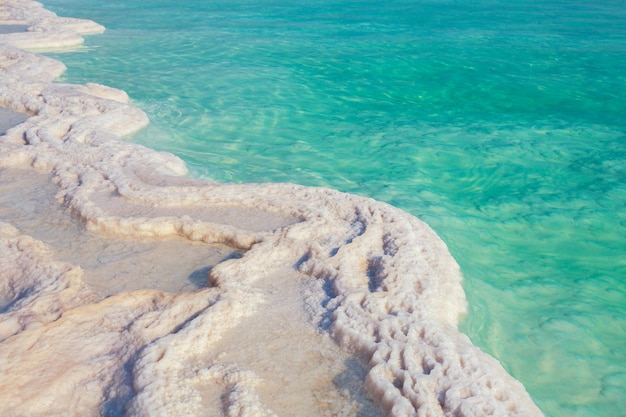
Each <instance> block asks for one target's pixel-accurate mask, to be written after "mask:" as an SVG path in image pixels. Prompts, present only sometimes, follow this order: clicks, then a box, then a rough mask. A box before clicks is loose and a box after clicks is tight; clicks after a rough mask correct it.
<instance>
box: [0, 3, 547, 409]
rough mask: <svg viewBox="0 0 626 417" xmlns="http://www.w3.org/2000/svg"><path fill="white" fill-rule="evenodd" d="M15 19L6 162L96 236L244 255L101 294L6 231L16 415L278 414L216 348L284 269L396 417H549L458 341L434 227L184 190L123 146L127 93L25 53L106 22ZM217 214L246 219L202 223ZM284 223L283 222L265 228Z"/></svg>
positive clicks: (258, 189)
mask: <svg viewBox="0 0 626 417" xmlns="http://www.w3.org/2000/svg"><path fill="white" fill-rule="evenodd" d="M0 22H2V23H6V24H21V25H27V26H28V27H29V29H28V32H25V33H12V34H4V35H0V71H1V74H2V77H1V78H0V106H3V107H7V108H9V109H12V110H14V111H18V112H22V113H26V114H28V115H29V116H30V117H29V118H28V119H27V121H26V122H24V123H22V124H20V125H18V126H16V127H14V128H13V129H10V130H9V131H8V132H7V134H6V135H5V136H3V137H1V138H0V168H4V169H20V170H24V171H23V172H24V173H25V175H29V174H28V173H29V172H34V171H36V172H39V173H45V174H47V175H48V176H49V177H50V178H51V179H52V181H53V182H54V184H56V186H57V188H58V194H57V200H58V203H59V204H60V205H61V206H62V207H64V208H65V209H66V210H68V211H70V212H71V213H72V214H73V215H74V216H76V217H77V218H78V219H80V221H81V222H82V224H83V225H84V227H85V228H86V229H87V230H88V231H89V232H90V233H97V234H99V235H102V236H110V237H120V236H126V237H129V236H130V237H132V238H143V239H160V238H178V239H188V240H191V241H197V242H205V243H207V244H215V243H219V244H225V245H228V246H231V247H233V248H239V249H241V250H245V255H244V256H243V257H241V258H240V259H231V260H228V261H225V262H222V263H220V264H218V265H217V266H215V267H214V268H213V269H212V270H211V272H210V274H209V276H208V281H209V284H210V285H209V287H208V288H204V289H200V290H198V291H193V292H185V293H181V294H168V293H164V292H161V291H157V290H152V289H146V290H138V291H131V292H122V293H120V294H117V295H113V296H110V297H107V298H101V297H99V296H98V295H97V294H95V293H94V292H93V291H92V290H90V288H89V287H88V286H87V285H86V284H85V283H84V280H83V276H84V271H83V270H82V269H81V268H80V266H78V265H76V266H74V265H70V264H67V263H63V262H59V261H57V260H55V259H54V252H53V251H52V250H51V249H50V248H48V247H47V246H46V245H45V244H44V243H42V242H41V241H37V240H36V239H34V238H32V237H29V236H26V235H24V234H22V233H21V232H20V231H19V230H17V229H16V228H15V227H14V226H13V225H11V224H10V222H11V219H5V223H0V242H1V243H0V294H1V295H2V297H3V298H4V299H6V300H7V302H6V306H5V307H4V309H3V310H0V311H2V313H1V314H0V341H1V342H0V408H1V409H2V415H5V416H22V415H28V416H40V415H41V416H47V415H64V416H72V415H80V416H90V415H94V416H95V415H117V414H126V415H133V416H173V415H177V416H184V415H189V416H196V415H204V414H203V413H204V412H205V411H204V408H203V407H204V406H205V405H206V404H203V398H202V388H201V387H203V386H206V385H207V384H217V385H218V386H219V387H221V388H220V389H221V390H222V392H223V394H222V395H221V397H222V401H224V405H223V408H222V409H221V411H222V412H223V414H225V415H228V416H271V415H276V414H275V411H273V410H271V409H270V408H269V407H268V405H267V404H264V403H263V401H262V400H261V399H260V397H259V395H258V387H257V385H258V384H259V382H263V381H260V377H259V376H258V375H256V374H255V373H254V372H252V371H251V370H249V369H246V368H245V367H243V366H242V365H241V364H238V363H225V362H223V361H220V355H218V354H216V353H215V352H213V351H212V349H213V348H214V347H215V346H217V345H218V343H219V341H220V339H221V338H222V337H223V336H224V335H225V334H226V333H227V332H228V331H230V330H232V329H235V328H237V326H238V325H240V324H241V323H242V322H243V321H245V319H246V317H251V316H253V315H255V314H256V313H257V311H258V310H259V308H260V306H261V305H262V304H263V303H264V302H265V300H266V295H265V294H263V293H262V292H260V291H259V290H258V288H257V287H256V286H255V285H256V283H258V282H260V281H262V280H263V279H267V278H268V277H272V276H273V275H276V274H278V273H280V274H282V276H285V274H286V275H287V276H291V275H293V276H294V277H296V276H298V274H306V275H307V276H308V277H310V278H309V279H310V280H311V281H310V285H309V286H308V288H309V289H310V291H308V292H307V293H305V294H304V295H303V296H302V300H301V302H302V303H303V304H304V305H305V306H306V309H307V310H308V312H309V317H310V319H311V321H313V322H314V324H317V325H318V326H319V328H320V329H323V330H327V332H328V334H330V335H331V336H332V337H333V338H334V339H335V341H336V342H338V343H339V344H340V345H341V346H342V347H343V349H344V350H345V351H348V352H352V353H353V354H354V355H356V356H357V357H360V358H364V359H365V361H366V364H368V365H367V366H368V369H369V370H368V371H367V375H366V377H365V381H364V384H365V387H366V389H367V392H368V393H369V395H370V396H371V397H372V398H373V399H374V400H375V401H376V402H377V403H378V405H379V406H380V407H381V409H382V410H383V414H385V415H388V416H444V415H445V416H540V415H542V413H541V412H540V410H539V409H538V408H537V407H536V406H535V405H534V403H533V402H532V400H531V399H530V398H529V396H528V394H527V393H526V391H525V390H524V388H523V386H522V385H521V384H520V383H519V382H517V381H516V380H514V379H513V378H512V377H510V376H509V375H508V374H507V373H506V372H505V370H504V369H503V368H502V366H501V365H500V364H499V363H498V362H497V361H496V360H495V359H493V358H491V357H490V356H488V355H487V354H485V353H483V352H482V351H480V350H479V349H478V348H476V347H475V346H473V345H472V343H471V342H470V340H469V339H468V338H467V337H466V336H465V335H463V334H461V333H460V332H459V331H458V330H457V325H458V321H459V318H460V316H461V315H462V314H463V313H464V312H465V309H466V301H465V296H464V293H463V290H462V287H461V280H462V278H461V274H460V271H459V268H458V266H457V264H456V262H455V261H454V259H453V258H452V257H451V256H450V254H449V252H448V250H447V248H446V246H445V244H444V243H443V242H442V241H441V240H440V239H439V238H438V236H437V235H436V234H435V233H434V232H433V231H432V230H431V229H430V228H429V227H428V226H427V225H426V224H424V223H423V222H421V221H419V220H417V219H416V218H414V217H413V216H411V215H409V214H407V213H405V212H403V211H401V210H399V209H396V208H394V207H391V206H389V205H386V204H384V203H380V202H377V201H373V200H371V199H367V198H362V197H358V196H354V195H348V194H343V193H340V192H337V191H334V190H330V189H324V188H308V187H302V186H298V185H292V184H254V185H249V184H243V185H234V184H216V183H210V182H202V181H197V180H193V179H189V178H186V177H185V174H186V168H185V165H184V163H183V162H182V161H181V160H179V159H178V158H177V157H175V156H173V155H171V154H167V153H158V152H155V151H152V150H150V149H146V148H143V147H141V146H138V145H135V144H132V143H128V142H125V141H123V140H121V139H120V138H121V137H124V136H127V135H130V134H132V133H134V132H136V131H137V130H139V129H141V128H143V127H145V126H146V124H147V123H148V118H147V117H146V115H145V114H144V113H143V112H141V111H140V110H138V109H136V108H134V107H132V106H130V105H129V104H128V97H127V96H126V94H125V93H124V92H122V91H118V90H115V89H112V88H108V87H105V86H102V85H97V84H87V85H67V84H58V83H52V82H53V81H54V80H55V79H56V78H57V77H58V76H59V75H60V74H61V73H62V72H63V71H64V66H63V64H61V63H60V62H57V61H55V60H52V59H50V58H46V57H43V56H40V55H37V54H35V53H32V52H27V51H25V50H26V49H36V50H39V49H50V48H65V47H71V46H75V45H77V44H80V42H81V41H82V38H81V37H80V34H86V33H98V32H101V31H102V30H103V28H102V27H101V26H99V25H97V24H95V23H93V22H89V21H84V20H77V19H68V18H59V17H57V16H56V15H54V14H53V13H51V12H49V11H47V10H45V9H44V8H43V7H42V6H41V5H40V4H38V3H36V2H33V1H29V0H4V1H1V2H0ZM212 211H214V212H217V213H220V212H221V213H227V212H228V213H231V214H230V216H231V217H230V220H229V221H226V220H223V219H221V217H220V216H213V217H212V218H211V217H210V216H209V218H206V217H203V214H202V213H207V212H212ZM232 213H235V214H232ZM237 213H241V216H240V217H241V219H242V221H241V222H238V221H237V215H236V214H237ZM254 215H258V216H259V217H258V219H259V220H258V221H254ZM268 216H270V217H272V216H274V218H276V219H283V220H284V221H283V222H282V223H283V224H279V223H280V222H278V223H277V224H275V225H274V226H271V225H269V226H268V227H262V226H259V223H263V222H264V221H266V220H267V218H268ZM251 217H252V219H253V220H252V221H250V218H251ZM243 219H247V223H248V224H256V226H257V227H250V226H245V224H246V221H244V220H243ZM242 224H244V226H242ZM285 271H286V272H285ZM289 271H291V272H289ZM290 274H291V275H290ZM295 372H297V370H296V371H295ZM335 415H338V414H337V413H335ZM345 415H350V414H345Z"/></svg>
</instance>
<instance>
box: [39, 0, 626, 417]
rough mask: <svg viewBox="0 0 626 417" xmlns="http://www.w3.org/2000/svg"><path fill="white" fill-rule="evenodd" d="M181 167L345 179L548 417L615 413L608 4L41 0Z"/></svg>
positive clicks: (620, 294)
mask: <svg viewBox="0 0 626 417" xmlns="http://www.w3.org/2000/svg"><path fill="white" fill-rule="evenodd" d="M44 4H45V5H46V6H47V7H49V8H51V9H52V10H54V11H56V12H57V13H59V14H63V15H67V16H75V17H85V18H90V19H93V20H96V21H98V22H99V23H101V24H104V25H105V26H106V27H107V28H108V30H107V32H106V33H105V34H103V35H98V36H94V37H90V38H88V40H87V43H86V46H85V47H84V48H83V49H81V50H80V51H79V52H80V53H69V54H56V55H54V56H55V57H57V58H59V59H61V60H62V61H63V62H65V64H66V65H67V66H68V67H69V69H68V71H67V73H66V75H65V79H66V80H67V81H70V82H81V83H82V82H88V81H93V82H100V83H103V84H107V85H111V86H114V87H117V88H121V89H123V90H126V91H127V92H128V93H129V95H130V96H131V97H132V99H133V100H134V101H135V104H136V105H138V106H139V107H141V108H142V109H144V110H145V111H146V112H147V113H148V114H149V115H150V117H151V118H152V121H153V123H152V125H151V126H150V127H149V128H148V129H146V130H145V131H144V132H142V133H141V134H139V135H138V136H137V137H135V138H133V140H135V141H137V142H139V143H142V144H145V145H147V146H150V147H152V148H156V149H160V150H167V151H171V152H173V153H175V154H177V155H179V156H180V157H182V158H183V159H184V160H185V161H187V163H188V165H189V167H190V169H191V170H192V172H193V175H196V176H200V177H207V178H212V179H216V180H220V181H235V182H260V181H289V182H296V183H301V184H306V185H323V186H330V187H333V188H337V189H340V190H343V191H347V192H351V193H357V194H361V195H367V196H371V197H374V198H376V199H379V200H383V201H387V202H389V203H391V204H393V205H396V206H399V207H401V208H403V209H405V210H407V211H409V212H411V213H413V214H414V215H416V216H417V217H419V218H421V219H423V220H425V221H426V222H428V223H429V224H430V225H431V226H432V227H433V228H434V229H435V230H436V231H437V232H438V233H439V234H440V236H442V238H443V239H444V240H445V241H446V243H447V244H448V246H449V247H450V250H451V252H452V254H453V255H454V256H455V258H456V259H457V260H458V262H459V264H460V265H461V267H462V269H463V271H464V275H465V277H466V281H465V290H466V292H467V294H468V298H469V301H470V313H469V315H468V317H467V318H466V320H465V321H464V323H463V326H462V327H463V331H465V332H466V333H467V334H469V335H470V337H471V338H472V340H473V341H474V343H475V344H477V345H479V346H480V347H482V348H483V349H484V350H486V351H487V352H489V353H491V354H493V355H494V356H495V357H497V358H498V359H499V360H500V361H501V362H502V363H503V364H504V366H505V367H506V368H507V369H508V370H509V371H510V372H511V373H512V374H513V375H514V376H515V377H516V378H518V379H519V380H520V381H521V382H522V383H523V384H524V385H525V386H526V388H527V390H528V391H529V392H530V394H531V396H532V397H533V398H534V399H535V401H536V402H537V404H538V405H539V406H540V408H542V410H543V411H544V412H545V413H546V415H548V416H554V417H557V416H558V417H572V416H574V417H577V416H602V417H623V416H626V411H625V410H626V388H625V387H626V321H625V317H626V6H625V5H624V3H623V1H621V0H620V1H616V0H597V1H594V2H589V1H582V0H544V1H538V0H537V1H534V0H522V1H517V2H508V1H497V0H493V1H488V0H456V1H455V0H447V1H446V0H430V1H427V0H390V1H387V2H381V1H371V0H361V1H357V0H333V1H330V0H321V1H317V2H310V1H303V0H289V1H287V0H255V1H251V0H215V1H211V2H205V1H199V0H191V1H186V2H180V1H173V0H141V1H139V0H129V1H124V2H121V1H110V0H81V1H78V0H44Z"/></svg>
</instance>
